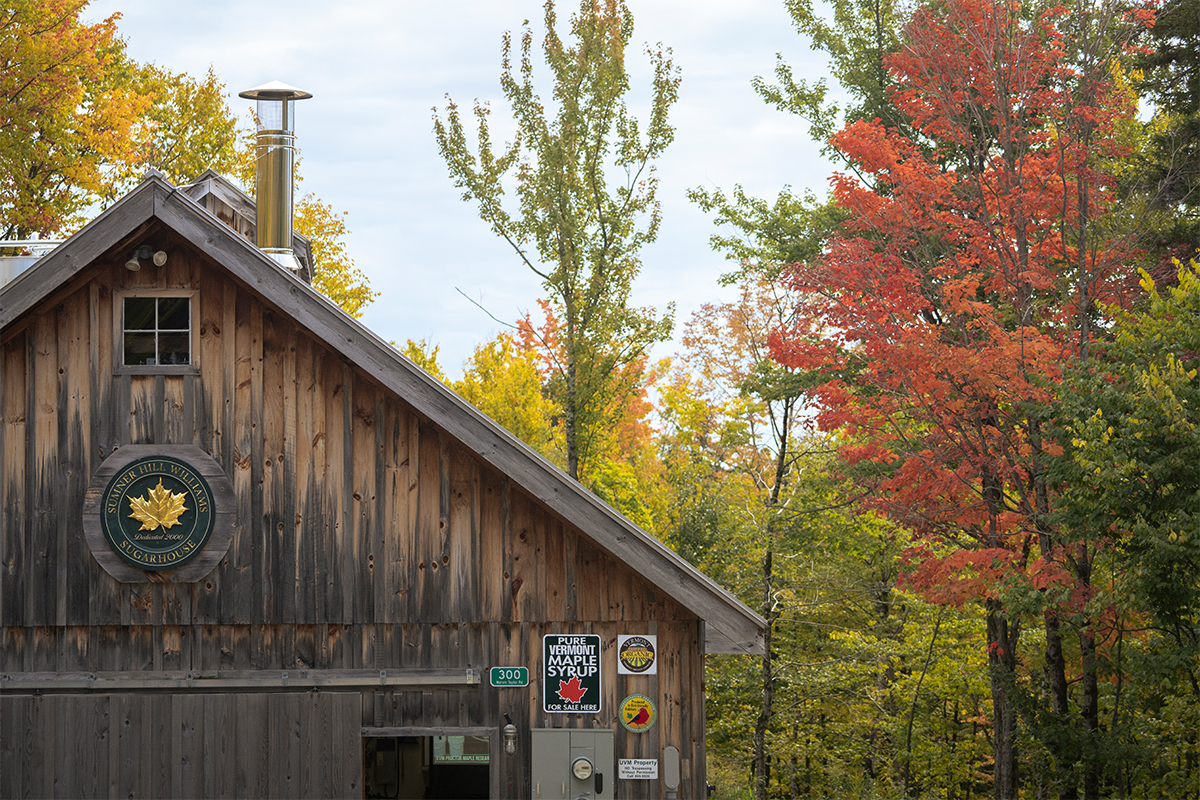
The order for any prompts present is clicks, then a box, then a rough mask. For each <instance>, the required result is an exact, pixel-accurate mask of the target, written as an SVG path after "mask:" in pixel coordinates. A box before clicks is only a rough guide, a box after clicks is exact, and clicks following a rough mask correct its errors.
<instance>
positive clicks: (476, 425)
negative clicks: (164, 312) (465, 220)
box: [0, 172, 765, 653]
mask: <svg viewBox="0 0 1200 800" xmlns="http://www.w3.org/2000/svg"><path fill="white" fill-rule="evenodd" d="M156 221H157V222H158V223H160V224H162V225H165V226H166V227H168V228H170V229H171V230H173V231H174V232H175V233H176V234H178V235H179V236H181V237H182V238H183V239H185V240H186V241H187V242H188V243H189V244H190V245H191V246H192V247H194V248H195V249H196V250H197V251H199V252H202V253H204V254H206V255H207V256H208V257H209V258H210V259H211V260H212V261H214V262H215V263H217V264H219V265H221V266H222V267H224V268H225V269H226V270H228V272H229V273H230V274H232V275H233V276H234V277H235V278H236V279H238V280H240V281H241V282H242V283H244V284H246V285H247V286H248V287H250V288H251V289H252V290H253V291H255V292H257V293H258V294H259V295H261V296H262V298H263V299H264V300H266V301H267V302H268V303H270V304H272V305H274V306H276V307H277V308H279V309H280V310H281V311H283V312H284V313H286V314H289V315H290V316H291V317H292V318H293V319H294V320H296V322H297V323H299V324H300V325H302V326H304V327H305V328H307V330H308V331H309V333H310V334H311V335H312V336H314V337H315V338H316V339H318V340H320V341H321V342H323V343H324V344H325V345H326V346H327V347H329V348H330V349H331V350H333V351H335V352H338V353H340V354H341V355H342V356H343V357H345V358H346V359H348V360H349V361H351V362H352V363H354V364H357V365H358V366H359V367H360V368H362V369H364V370H366V371H367V372H368V373H369V374H371V375H372V376H373V377H374V378H375V379H376V380H378V381H379V382H380V383H382V384H383V385H384V386H386V387H387V388H388V389H389V390H391V391H393V392H395V393H396V394H397V395H398V396H399V397H401V398H403V399H404V401H405V402H407V403H409V404H410V405H411V406H412V407H413V408H414V409H415V410H416V411H417V412H418V413H420V414H422V415H424V416H425V417H427V418H428V419H430V420H431V421H432V422H433V423H434V424H436V425H437V426H439V427H440V428H442V429H443V430H445V431H446V432H447V433H448V434H449V435H450V436H452V437H454V438H455V439H457V440H458V441H460V442H461V443H462V444H463V445H464V446H465V447H467V448H468V449H470V450H471V451H472V452H474V453H475V454H476V455H477V456H478V457H479V458H480V459H481V460H483V461H484V462H486V463H488V464H489V465H491V466H492V467H494V468H495V469H496V470H498V471H500V472H501V473H502V474H505V475H507V476H508V477H509V479H510V480H512V481H513V482H514V483H515V484H516V485H518V486H519V487H521V488H522V489H523V490H524V491H525V492H527V493H528V494H529V495H531V496H532V497H534V498H536V499H537V500H538V501H540V502H541V503H543V504H544V505H545V506H546V507H547V508H548V509H550V510H551V511H552V512H553V513H555V514H556V515H558V516H559V517H561V518H562V519H563V520H565V521H566V522H568V523H569V524H571V525H573V526H574V527H576V528H577V529H579V530H580V531H581V532H582V533H583V534H584V535H586V536H587V537H589V538H590V539H592V540H593V541H594V542H595V543H596V544H597V545H599V546H600V547H601V548H603V549H604V550H606V551H607V552H609V553H611V554H612V555H613V556H614V557H616V558H618V559H620V560H621V561H623V562H624V563H626V564H628V565H629V566H630V568H631V569H633V570H635V571H636V572H637V573H638V574H640V575H641V576H643V577H644V578H645V579H646V580H647V581H649V582H650V583H651V584H653V585H654V586H655V587H657V588H658V589H659V590H660V591H662V592H664V593H665V594H666V595H667V596H669V597H671V598H672V599H674V600H675V601H676V602H678V603H679V604H680V605H682V606H683V607H685V608H687V609H688V610H689V611H691V612H692V613H694V614H696V615H697V616H698V617H699V618H700V619H703V620H704V621H705V638H706V641H705V651H706V652H709V653H758V652H762V646H763V643H762V632H763V629H764V627H765V622H764V621H763V619H762V618H761V617H760V616H758V615H757V614H755V613H754V612H753V611H751V610H750V609H749V608H747V607H746V606H745V605H744V604H743V603H741V602H740V601H739V600H738V599H737V598H735V597H734V596H733V595H732V594H730V593H729V592H728V591H726V590H725V589H723V588H721V587H720V586H719V585H717V584H716V583H715V582H714V581H713V580H711V579H710V578H708V577H707V576H706V575H704V574H703V573H701V572H699V571H698V570H696V569H695V568H694V567H692V566H691V565H690V564H688V563H687V562H686V561H684V560H683V559H682V558H680V557H679V556H678V555H677V554H675V553H674V552H672V551H671V550H670V549H668V548H667V547H666V546H664V545H663V544H662V543H661V542H659V541H658V540H657V539H655V538H654V537H652V536H650V535H649V534H647V533H646V532H644V531H642V530H641V529H640V528H638V527H637V526H635V525H634V524H633V523H632V522H630V521H629V520H627V519H626V518H625V517H623V516H622V515H620V514H618V513H617V512H616V511H614V510H613V509H612V508H610V507H609V506H608V505H607V504H605V503H604V502H602V501H601V500H599V499H598V498H597V497H595V495H593V494H592V493H591V492H589V491H588V490H586V489H585V488H583V487H582V486H581V485H580V484H579V483H578V482H576V481H574V480H572V479H571V478H570V477H568V476H567V475H566V474H565V473H563V472H562V471H561V470H559V469H558V468H557V467H555V466H554V465H553V464H551V463H550V462H549V461H547V460H546V459H545V458H543V457H542V456H541V455H539V454H538V453H536V452H535V451H533V450H532V449H531V448H529V447H528V446H527V445H526V444H525V443H523V442H521V441H520V440H519V439H517V438H516V437H515V436H513V435H512V434H510V433H509V432H508V431H506V430H505V429H504V428H502V427H501V426H499V425H498V424H496V423H495V422H493V421H492V420H491V419H489V418H488V417H487V416H485V415H484V414H482V413H481V412H480V411H478V410H477V409H476V408H475V407H474V406H472V405H470V404H469V403H467V402H466V401H465V400H463V399H462V398H460V397H459V396H458V395H456V394H455V393H454V392H452V391H451V390H450V389H448V388H447V387H446V386H445V385H444V384H442V383H441V382H440V381H438V380H436V379H435V378H433V377H431V376H430V375H428V374H427V373H426V372H425V371H424V370H422V369H420V368H419V367H417V366H416V365H415V364H413V363H412V362H411V361H410V360H408V359H407V358H405V357H404V356H403V355H402V354H400V353H399V352H398V351H397V350H396V349H395V348H394V347H392V346H391V345H390V344H388V343H387V342H385V341H383V340H382V339H380V338H379V337H378V336H376V335H375V334H374V333H372V332H371V331H370V330H368V329H367V328H366V327H364V326H363V325H362V324H361V323H359V322H358V321H356V320H354V319H352V318H351V317H349V316H348V315H346V314H345V313H344V312H343V311H342V310H341V309H340V308H339V307H337V306H336V305H335V304H333V303H332V302H330V301H329V300H328V299H326V298H325V297H323V296H322V295H320V294H318V293H317V292H316V291H314V290H313V289H312V288H311V287H310V286H308V285H307V284H306V283H304V282H302V281H300V280H297V279H296V278H295V277H294V276H293V275H291V274H288V272H287V271H286V270H284V269H282V268H281V267H280V266H279V265H278V264H276V263H275V262H274V261H273V260H272V259H270V258H269V257H268V256H266V255H265V254H263V253H262V252H261V251H260V250H259V249H258V248H256V247H255V246H254V245H252V244H251V243H250V242H248V241H247V240H246V239H245V238H244V237H243V236H241V235H239V234H238V233H237V232H235V231H234V230H232V229H231V228H229V227H228V226H226V225H225V224H224V223H222V222H221V221H220V220H219V219H217V217H215V216H214V215H213V214H211V213H210V212H209V211H207V210H206V209H205V208H203V207H202V206H200V205H199V204H198V203H197V202H196V201H195V200H193V199H192V198H191V197H189V196H188V195H187V193H185V192H183V191H181V190H180V189H179V188H178V187H175V186H173V185H172V184H170V183H169V182H167V181H166V180H165V179H163V178H162V176H161V175H159V174H157V173H154V172H151V173H148V174H147V177H146V179H145V180H143V182H142V183H141V184H140V185H139V186H138V187H137V188H136V189H134V190H133V191H131V192H130V193H129V194H127V195H126V196H125V197H123V198H121V199H120V200H119V201H117V202H116V203H115V204H113V205H112V206H111V207H110V208H108V209H107V210H105V211H104V212H103V213H102V214H100V215H99V216H98V217H96V218H95V219H94V220H92V221H91V222H90V223H88V225H86V226H85V227H84V228H83V229H82V230H80V231H79V232H78V233H76V234H75V235H73V236H72V237H71V238H70V239H68V240H67V241H66V242H64V243H63V244H62V245H60V246H59V247H58V248H57V249H55V250H54V251H53V252H51V253H50V254H48V255H46V256H44V257H42V258H41V259H40V260H39V261H38V263H37V264H36V265H35V266H34V267H32V268H31V269H29V270H27V271H26V272H24V273H22V274H21V275H19V276H17V278H16V279H14V280H13V281H12V282H11V283H9V284H8V285H7V286H5V287H4V288H3V289H0V332H4V331H7V330H8V329H10V327H11V326H13V325H14V323H19V321H20V319H21V317H22V315H24V314H26V313H27V312H29V311H30V310H32V309H34V308H35V307H37V306H38V305H39V304H41V303H42V302H43V301H45V300H47V299H48V298H51V297H53V296H55V295H56V294H58V293H60V292H61V291H62V290H63V289H64V287H65V286H66V285H67V284H69V283H70V282H71V280H72V278H74V277H75V276H76V275H78V274H79V273H80V272H81V271H82V270H84V269H85V268H87V267H88V266H89V265H90V264H91V263H92V262H93V261H94V260H95V259H97V258H98V257H100V256H101V255H103V254H105V253H106V252H108V251H109V250H110V249H112V248H114V247H116V246H118V245H122V244H131V243H132V242H133V241H135V240H136V239H137V237H138V236H139V235H140V233H141V232H142V231H143V230H145V229H146V228H147V226H148V225H151V224H153V223H155V222H156Z"/></svg>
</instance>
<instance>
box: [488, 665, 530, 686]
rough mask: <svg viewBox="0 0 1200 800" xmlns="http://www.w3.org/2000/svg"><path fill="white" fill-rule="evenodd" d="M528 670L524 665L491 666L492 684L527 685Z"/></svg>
mask: <svg viewBox="0 0 1200 800" xmlns="http://www.w3.org/2000/svg"><path fill="white" fill-rule="evenodd" d="M528 685H529V670H528V669H527V668H525V667H492V686H528Z"/></svg>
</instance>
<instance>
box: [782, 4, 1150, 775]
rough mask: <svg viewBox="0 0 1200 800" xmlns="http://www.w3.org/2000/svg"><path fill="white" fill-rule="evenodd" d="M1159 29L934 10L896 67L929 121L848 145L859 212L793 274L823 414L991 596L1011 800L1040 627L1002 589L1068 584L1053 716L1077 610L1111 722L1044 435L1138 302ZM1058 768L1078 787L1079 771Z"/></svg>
mask: <svg viewBox="0 0 1200 800" xmlns="http://www.w3.org/2000/svg"><path fill="white" fill-rule="evenodd" d="M1092 11H1095V9H1092ZM1138 22H1139V20H1137V19H1133V18H1124V17H1121V16H1120V15H1119V14H1117V13H1115V11H1114V12H1113V13H1112V14H1110V15H1109V16H1108V17H1103V16H1098V15H1093V16H1089V15H1088V14H1086V13H1084V14H1081V13H1080V12H1079V10H1078V9H1076V11H1075V12H1074V16H1069V15H1068V13H1067V11H1065V10H1064V9H1062V8H1054V9H1051V10H1049V11H1045V12H1034V11H1032V10H1025V9H1022V7H1021V6H1020V5H1019V4H1018V3H1016V2H1011V1H1010V0H997V1H996V2H988V0H947V1H946V2H942V3H938V4H936V5H930V6H927V7H923V8H920V9H918V10H917V11H916V12H915V13H914V15H913V18H912V20H911V22H910V23H909V25H908V26H907V28H906V30H905V32H904V36H903V42H904V46H903V47H902V48H901V49H900V51H899V52H897V53H895V54H893V55H891V56H889V57H888V58H887V59H886V65H887V67H888V69H889V70H890V71H891V74H892V77H893V79H894V81H895V85H896V87H897V88H896V90H895V91H894V93H893V96H892V102H893V103H894V104H895V106H896V107H897V109H898V110H899V111H900V112H902V114H903V115H904V116H906V117H907V122H906V123H905V124H902V125H896V126H892V127H887V126H885V125H884V124H883V123H881V122H880V121H879V120H875V121H872V122H867V121H863V122H856V123H853V124H851V125H849V126H847V127H846V128H845V129H843V130H842V131H841V132H839V133H838V134H836V135H835V136H834V138H833V145H834V146H835V147H836V148H837V149H838V150H839V151H840V152H841V153H842V154H843V155H844V156H845V157H846V159H847V160H848V162H849V163H850V164H851V165H852V166H853V169H854V171H855V174H854V175H849V174H840V175H837V176H835V177H834V179H833V195H834V198H835V200H836V202H837V203H838V204H839V205H840V206H841V207H842V208H843V209H845V210H846V211H847V212H848V220H847V221H846V223H845V224H844V226H843V227H842V229H841V231H840V232H839V234H838V235H837V236H835V237H834V238H833V239H832V240H831V241H830V243H829V245H828V248H827V251H826V253H825V254H824V255H823V257H821V258H819V259H815V260H812V261H810V262H807V263H802V264H796V265H793V266H792V267H791V268H790V270H789V272H788V273H787V279H788V280H789V281H790V282H791V288H793V289H794V290H796V291H797V293H798V294H799V295H800V297H801V300H800V305H799V315H798V323H797V324H796V325H795V326H794V327H793V328H790V329H789V330H784V331H780V332H779V333H777V334H776V335H775V336H774V338H773V341H772V346H773V353H774V356H775V357H776V358H777V359H778V360H780V361H781V362H782V363H784V364H785V365H787V366H790V367H793V368H801V369H811V370H818V371H822V372H825V373H826V374H828V375H830V376H835V375H836V376H837V377H830V379H828V380H826V381H825V382H824V383H822V384H821V385H820V386H818V387H817V389H816V390H815V397H816V398H817V401H818V403H819V417H818V420H819V422H820V424H821V425H823V426H824V427H826V428H828V429H838V430H841V431H843V432H844V433H845V434H846V439H845V441H846V442H847V444H846V447H845V455H846V457H847V459H848V460H849V461H850V462H851V463H852V464H856V465H857V466H858V469H859V470H860V474H862V475H865V476H869V477H867V478H864V480H872V481H873V482H874V483H875V488H876V489H877V490H878V491H877V492H876V493H875V498H876V501H875V502H876V503H877V504H878V505H879V506H881V507H883V508H885V509H886V510H887V512H888V513H890V514H892V515H893V516H894V517H896V518H898V519H899V520H901V521H902V522H904V523H905V524H906V525H908V526H910V527H911V528H912V529H914V530H915V531H917V532H918V533H919V534H922V536H923V542H924V544H923V545H922V546H919V547H917V548H915V549H914V550H913V551H912V552H911V553H910V554H909V556H910V561H911V564H912V567H913V571H912V573H911V575H910V576H909V581H910V583H911V585H912V586H913V587H915V588H916V589H918V590H920V591H921V592H922V593H923V594H925V595H926V596H927V597H928V598H930V599H932V600H934V601H937V602H943V603H962V602H966V601H971V600H979V601H982V602H983V603H984V604H985V607H986V609H987V612H988V613H987V635H988V644H989V658H990V661H991V665H992V674H993V688H992V698H993V706H994V708H993V719H992V724H993V726H994V734H995V735H994V743H995V756H996V767H995V782H996V783H995V793H996V796H997V797H1015V796H1016V792H1017V783H1016V781H1017V776H1016V755H1015V749H1014V746H1013V740H1014V736H1015V730H1016V710H1015V708H1014V703H1013V701H1014V697H1013V695H1012V691H1013V690H1012V688H1011V687H1012V677H1013V675H1014V674H1015V671H1016V669H1017V665H1018V660H1017V651H1018V645H1019V637H1020V624H1021V621H1020V616H1019V615H1018V614H1015V613H1012V611H1011V609H1009V608H1008V607H1007V605H1006V597H1005V591H1004V587H1006V586H1007V587H1011V586H1013V585H1022V586H1027V587H1028V586H1033V587H1036V588H1047V587H1049V586H1051V585H1055V586H1058V587H1061V588H1062V589H1064V590H1065V594H1066V595H1067V596H1068V597H1069V600H1068V601H1067V603H1066V604H1065V605H1058V606H1056V605H1054V604H1051V603H1049V602H1047V605H1046V607H1045V608H1044V612H1043V615H1044V621H1045V624H1046V627H1047V653H1046V659H1047V669H1048V671H1049V672H1050V673H1051V674H1052V678H1051V684H1052V686H1051V688H1052V694H1053V703H1054V713H1056V714H1059V715H1060V716H1061V717H1062V719H1063V720H1064V721H1065V720H1066V719H1067V716H1068V684H1067V680H1066V675H1065V663H1064V657H1063V655H1062V644H1061V636H1060V632H1059V625H1060V622H1061V621H1062V620H1063V619H1066V618H1067V617H1068V616H1069V617H1070V619H1071V620H1072V624H1073V625H1074V626H1076V628H1077V629H1078V632H1079V637H1080V652H1081V653H1082V659H1083V661H1084V663H1083V664H1082V666H1081V669H1082V671H1083V672H1084V674H1085V680H1084V682H1083V689H1082V699H1081V700H1080V701H1079V705H1080V709H1079V712H1080V718H1081V719H1082V720H1083V724H1084V727H1085V728H1086V729H1087V730H1089V731H1094V730H1095V725H1096V704H1097V696H1096V683H1095V667H1094V647H1095V641H1094V638H1093V634H1092V632H1091V630H1090V628H1089V625H1088V620H1086V619H1083V618H1082V617H1081V615H1082V614H1083V611H1082V605H1081V601H1082V600H1083V599H1085V598H1086V597H1087V595H1088V592H1089V581H1090V570H1091V558H1092V556H1093V554H1092V553H1090V552H1089V551H1088V549H1087V545H1086V544H1083V545H1079V544H1077V543H1075V542H1073V541H1071V540H1070V537H1069V535H1068V534H1067V533H1065V532H1061V531H1055V530H1053V529H1052V528H1051V527H1050V526H1049V525H1048V523H1047V520H1046V517H1047V514H1048V513H1049V510H1050V507H1051V503H1052V487H1050V486H1049V485H1048V484H1047V482H1046V480H1045V477H1044V472H1043V466H1042V462H1043V457H1044V455H1045V453H1046V450H1047V447H1048V443H1046V442H1045V441H1044V440H1043V433H1042V428H1043V425H1044V424H1045V422H1046V420H1045V419H1044V413H1045V408H1046V406H1047V404H1048V403H1049V402H1050V401H1051V400H1052V399H1053V396H1054V392H1055V387H1056V385H1057V383H1058V381H1059V367H1060V365H1061V364H1062V363H1063V362H1064V361H1066V360H1073V359H1079V358H1085V357H1086V356H1087V350H1088V342H1089V340H1090V338H1091V337H1092V336H1093V328H1094V326H1095V323H1096V320H1097V316H1098V314H1099V313H1100V308H1101V307H1102V305H1104V304H1114V303H1115V304H1120V303H1122V302H1124V301H1125V299H1126V298H1127V297H1129V296H1130V295H1131V293H1132V291H1133V290H1134V287H1135V284H1134V281H1133V279H1134V278H1135V277H1136V276H1135V275H1134V272H1135V270H1134V269H1133V267H1134V263H1133V262H1134V261H1135V260H1136V256H1137V253H1136V249H1135V242H1134V239H1133V237H1132V236H1121V235H1117V234H1116V233H1114V231H1116V230H1117V229H1119V228H1120V227H1121V226H1120V225H1119V224H1117V223H1118V221H1117V220H1116V219H1115V211H1116V209H1117V205H1118V196H1117V187H1116V182H1115V180H1114V179H1113V176H1112V170H1111V165H1112V164H1113V163H1114V160H1115V159H1119V158H1120V157H1121V156H1122V155H1123V152H1124V151H1123V149H1122V146H1121V144H1120V138H1119V136H1118V135H1117V129H1118V125H1119V122H1120V121H1121V120H1125V119H1129V118H1130V117H1131V115H1132V114H1133V113H1134V111H1135V109H1134V106H1133V103H1132V101H1131V99H1130V98H1129V96H1128V95H1127V94H1124V93H1122V92H1121V91H1120V90H1119V87H1117V86H1115V85H1114V83H1113V81H1112V80H1111V79H1110V76H1111V74H1112V72H1111V67H1112V64H1113V62H1114V60H1115V59H1118V58H1120V57H1121V56H1122V55H1124V54H1125V53H1126V52H1128V49H1129V46H1130V45H1129V40H1130V34H1131V33H1132V31H1133V30H1134V28H1135V26H1136V25H1137V24H1138ZM1118 23H1119V24H1118ZM1101 25H1104V26H1107V27H1106V28H1105V29H1104V30H1098V29H1097V27H1098V26H1101ZM1081 26H1082V28H1083V29H1086V30H1087V31H1088V32H1090V33H1091V34H1092V35H1091V37H1090V38H1088V37H1081V36H1080V35H1079V33H1078V31H1079V30H1080V29H1081ZM1088 26H1092V27H1090V28H1089V27H1088ZM1066 31H1072V34H1073V35H1072V36H1070V37H1068V36H1067V35H1066V34H1065V32H1066ZM848 364H850V365H852V367H853V369H852V372H853V374H852V375H851V376H850V377H846V367H847V365H848ZM1058 594H1059V593H1055V596H1058ZM1089 659H1091V661H1089ZM1086 675H1090V680H1089V679H1087V678H1086ZM1055 756H1056V759H1057V760H1058V761H1059V768H1060V770H1061V774H1063V775H1066V774H1067V773H1068V772H1069V767H1070V765H1071V764H1073V763H1074V761H1075V760H1078V758H1079V757H1080V756H1078V754H1075V755H1072V754H1070V753H1066V752H1057V753H1055ZM1089 780H1091V778H1087V777H1085V782H1086V781H1089ZM1087 788H1088V787H1085V791H1086V790H1087ZM1064 796H1066V795H1064Z"/></svg>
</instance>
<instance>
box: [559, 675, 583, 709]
mask: <svg viewBox="0 0 1200 800" xmlns="http://www.w3.org/2000/svg"><path fill="white" fill-rule="evenodd" d="M587 691H588V690H587V689H585V688H584V687H583V684H582V683H580V681H579V676H578V675H572V676H571V680H569V681H559V682H558V696H559V697H561V698H562V699H563V700H566V701H567V702H568V703H578V702H579V701H580V700H582V699H583V696H584V695H585V694H587Z"/></svg>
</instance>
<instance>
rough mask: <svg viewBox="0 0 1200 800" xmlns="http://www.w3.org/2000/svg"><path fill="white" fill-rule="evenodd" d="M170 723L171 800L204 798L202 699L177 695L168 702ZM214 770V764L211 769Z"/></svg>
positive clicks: (194, 696) (193, 695) (203, 718)
mask: <svg viewBox="0 0 1200 800" xmlns="http://www.w3.org/2000/svg"><path fill="white" fill-rule="evenodd" d="M171 719H172V720H173V722H174V728H175V732H174V734H173V736H174V737H175V738H174V753H173V757H172V768H173V769H174V770H175V772H173V773H172V776H171V792H172V794H173V795H174V796H175V797H201V796H203V795H204V770H205V768H206V764H205V759H204V743H205V717H204V698H203V696H202V695H198V694H178V695H174V696H172V698H171ZM212 768H213V769H218V765H217V764H213V765H212Z"/></svg>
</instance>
